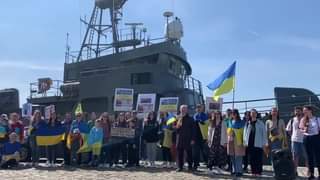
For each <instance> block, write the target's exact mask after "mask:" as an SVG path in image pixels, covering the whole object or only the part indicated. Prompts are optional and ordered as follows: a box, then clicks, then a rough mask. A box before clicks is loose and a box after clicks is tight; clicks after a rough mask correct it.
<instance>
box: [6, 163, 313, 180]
mask: <svg viewBox="0 0 320 180" xmlns="http://www.w3.org/2000/svg"><path fill="white" fill-rule="evenodd" d="M299 175H300V176H299V177H298V178H297V179H306V176H307V169H306V168H302V167H301V168H299ZM0 177H1V179H7V180H11V179H14V180H29V179H33V180H43V179H46V180H51V179H52V180H56V179H59V180H78V179H80V180H100V179H101V180H105V179H110V180H120V179H125V180H131V179H133V180H138V179H152V180H163V179H165V180H195V179H199V180H207V179H236V178H234V177H232V176H231V175H229V173H227V172H225V171H221V170H217V169H214V170H213V171H212V172H208V171H207V170H206V169H205V168H204V167H202V168H201V169H200V171H198V172H196V173H189V172H181V173H176V172H175V169H173V168H171V169H168V168H162V167H161V166H160V162H157V166H156V167H155V168H143V167H141V168H130V169H125V168H122V167H116V168H88V167H81V168H73V167H68V168H65V167H56V168H46V167H42V166H41V165H40V167H39V168H31V167H30V166H28V165H26V164H22V165H21V166H20V167H19V168H18V169H15V170H0ZM239 179H274V178H273V172H272V168H271V166H264V172H263V175H262V177H259V178H257V177H253V176H251V175H249V174H245V175H244V176H243V177H241V178H239Z"/></svg>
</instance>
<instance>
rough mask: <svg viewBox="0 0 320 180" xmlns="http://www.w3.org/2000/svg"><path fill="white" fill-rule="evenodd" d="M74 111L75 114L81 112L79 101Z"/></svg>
mask: <svg viewBox="0 0 320 180" xmlns="http://www.w3.org/2000/svg"><path fill="white" fill-rule="evenodd" d="M74 113H75V114H76V115H77V114H78V113H83V111H82V104H81V102H79V103H78V105H77V108H76V110H75V112H74Z"/></svg>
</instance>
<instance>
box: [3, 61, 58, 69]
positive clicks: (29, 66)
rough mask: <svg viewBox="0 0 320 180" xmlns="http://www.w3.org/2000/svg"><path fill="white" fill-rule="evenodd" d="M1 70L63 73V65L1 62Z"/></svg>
mask: <svg viewBox="0 0 320 180" xmlns="http://www.w3.org/2000/svg"><path fill="white" fill-rule="evenodd" d="M0 68H16V69H24V70H41V71H62V70H63V65H61V66H55V65H54V66H53V65H44V64H39V63H34V62H31V61H14V60H12V61H7V60H0Z"/></svg>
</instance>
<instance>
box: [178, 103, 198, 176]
mask: <svg viewBox="0 0 320 180" xmlns="http://www.w3.org/2000/svg"><path fill="white" fill-rule="evenodd" d="M177 121H178V122H177V125H176V127H175V128H176V129H177V139H176V141H177V142H176V144H177V152H178V169H177V172H181V171H182V170H183V165H184V152H186V153H187V161H188V170H190V171H191V170H192V148H191V145H192V144H194V142H195V141H194V139H195V138H194V133H193V131H194V127H195V126H194V121H193V119H192V118H191V117H190V116H189V115H188V106H187V105H181V106H180V115H179V116H178V118H177Z"/></svg>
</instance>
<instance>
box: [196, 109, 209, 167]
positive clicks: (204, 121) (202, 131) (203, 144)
mask: <svg viewBox="0 0 320 180" xmlns="http://www.w3.org/2000/svg"><path fill="white" fill-rule="evenodd" d="M196 111H197V113H196V114H195V115H194V116H193V120H194V122H195V131H194V132H195V144H194V145H193V147H192V157H193V170H197V169H198V166H199V165H200V164H199V162H200V154H202V157H203V159H204V160H207V159H208V156H207V152H208V146H207V140H208V125H209V123H208V119H209V117H208V115H207V114H206V113H205V108H204V105H202V104H198V105H197V109H196ZM206 163H207V162H206Z"/></svg>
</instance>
